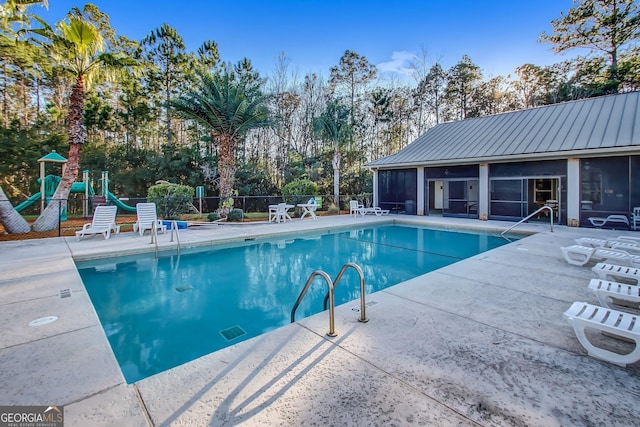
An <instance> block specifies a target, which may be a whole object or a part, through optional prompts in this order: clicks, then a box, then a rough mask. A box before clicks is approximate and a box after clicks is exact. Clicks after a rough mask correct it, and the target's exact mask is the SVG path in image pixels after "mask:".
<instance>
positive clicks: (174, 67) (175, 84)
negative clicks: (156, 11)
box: [141, 24, 217, 145]
mask: <svg viewBox="0 0 640 427" xmlns="http://www.w3.org/2000/svg"><path fill="white" fill-rule="evenodd" d="M141 45H142V47H143V48H144V49H145V52H146V59H147V60H148V61H150V63H151V64H153V65H154V66H153V67H149V69H148V70H147V72H148V73H147V83H148V85H149V87H151V88H154V87H157V86H158V85H159V86H160V88H161V89H160V90H161V92H162V95H163V99H164V105H165V108H164V113H165V126H166V143H167V145H171V144H172V136H173V135H172V129H171V113H170V111H169V108H168V105H169V101H170V100H171V98H173V97H174V96H175V95H176V93H177V90H178V89H179V86H180V83H181V82H182V81H183V80H184V76H185V72H184V71H185V66H186V65H187V64H188V56H187V54H186V50H185V49H186V48H185V45H184V41H183V40H182V37H181V36H180V35H179V34H178V31H177V30H176V29H175V28H173V27H171V26H170V25H168V24H162V26H161V27H160V28H158V29H156V30H154V31H152V32H151V33H150V34H149V35H148V36H146V37H145V38H144V39H142V42H141ZM212 48H213V46H209V45H207V46H203V51H202V53H203V54H204V55H207V53H205V50H209V49H212ZM216 50H217V48H216ZM209 53H212V51H209Z"/></svg>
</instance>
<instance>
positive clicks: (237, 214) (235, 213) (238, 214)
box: [227, 208, 244, 221]
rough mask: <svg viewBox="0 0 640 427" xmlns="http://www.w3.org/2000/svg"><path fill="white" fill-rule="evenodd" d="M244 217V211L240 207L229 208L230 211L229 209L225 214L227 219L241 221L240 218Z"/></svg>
mask: <svg viewBox="0 0 640 427" xmlns="http://www.w3.org/2000/svg"><path fill="white" fill-rule="evenodd" d="M243 218H244V212H242V209H238V208H236V209H231V211H229V215H228V216H227V221H242V219H243Z"/></svg>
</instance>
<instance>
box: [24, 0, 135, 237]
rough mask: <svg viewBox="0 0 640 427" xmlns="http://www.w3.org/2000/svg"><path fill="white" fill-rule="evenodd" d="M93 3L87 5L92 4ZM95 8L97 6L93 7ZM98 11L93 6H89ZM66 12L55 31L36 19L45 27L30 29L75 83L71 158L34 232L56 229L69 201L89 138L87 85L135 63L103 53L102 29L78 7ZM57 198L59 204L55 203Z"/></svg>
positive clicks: (71, 105)
mask: <svg viewBox="0 0 640 427" xmlns="http://www.w3.org/2000/svg"><path fill="white" fill-rule="evenodd" d="M90 6H91V5H87V7H90ZM91 7H92V8H95V6H91ZM87 10H88V12H89V13H96V11H95V10H94V9H87ZM73 12H74V13H73V14H69V15H67V18H68V22H64V21H62V22H60V23H58V25H57V31H54V30H53V29H52V28H51V27H50V26H49V25H48V24H46V23H45V22H44V21H42V20H41V19H37V21H38V22H39V23H40V24H41V25H42V26H43V28H40V29H33V30H30V32H32V33H35V34H37V35H39V36H41V37H42V39H43V40H41V41H36V43H37V44H39V45H40V46H42V48H43V49H44V50H45V52H46V53H47V54H49V55H50V57H51V59H52V60H53V63H54V64H56V65H58V66H59V67H60V68H61V69H62V70H63V71H64V72H65V73H66V74H67V75H69V76H70V77H71V78H72V79H73V81H74V83H73V86H72V88H71V94H70V97H69V112H68V115H67V130H68V133H69V154H68V156H67V158H68V159H69V161H68V163H67V167H66V169H65V172H64V173H63V176H62V180H61V181H60V184H59V185H58V188H57V189H56V192H55V194H54V195H53V198H52V203H49V205H47V207H46V208H45V210H44V211H43V212H42V213H41V214H40V216H39V217H38V219H37V220H36V222H35V223H34V224H33V230H34V231H48V230H53V229H55V228H56V226H57V223H58V214H59V212H60V210H61V208H62V207H64V206H59V203H62V204H66V202H67V199H68V197H69V192H70V190H71V185H72V184H73V182H74V181H75V180H76V178H77V177H78V169H79V163H80V147H81V146H82V144H84V142H85V139H86V129H85V126H84V103H85V88H86V87H89V86H90V85H91V83H92V82H93V81H94V80H95V79H97V78H98V77H99V76H104V77H106V78H109V77H113V76H114V72H115V71H116V70H118V69H122V68H123V67H126V66H131V65H133V60H131V59H129V58H124V57H121V56H117V55H114V54H111V53H105V52H104V39H103V36H102V33H101V31H100V30H99V29H98V28H97V27H96V26H95V25H94V24H93V23H92V22H91V21H90V18H88V17H86V16H85V15H83V14H82V13H81V12H80V11H79V10H77V9H75V10H74V11H73ZM56 201H57V202H58V203H56Z"/></svg>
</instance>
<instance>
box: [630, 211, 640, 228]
mask: <svg viewBox="0 0 640 427" xmlns="http://www.w3.org/2000/svg"><path fill="white" fill-rule="evenodd" d="M639 222H640V206H638V207H635V208H633V212H631V224H632V225H633V229H634V230H637V229H638V223H639Z"/></svg>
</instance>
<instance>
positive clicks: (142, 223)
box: [133, 203, 167, 236]
mask: <svg viewBox="0 0 640 427" xmlns="http://www.w3.org/2000/svg"><path fill="white" fill-rule="evenodd" d="M136 214H137V215H138V220H137V221H136V223H135V224H133V232H134V233H135V232H136V231H137V232H138V233H140V235H141V236H142V235H143V234H144V231H145V230H153V224H154V223H155V225H156V229H157V230H158V231H159V232H161V233H165V232H166V231H167V226H166V225H164V224H163V223H162V221H159V220H158V214H157V213H156V204H155V203H138V204H136Z"/></svg>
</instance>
